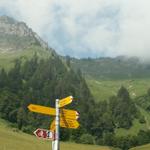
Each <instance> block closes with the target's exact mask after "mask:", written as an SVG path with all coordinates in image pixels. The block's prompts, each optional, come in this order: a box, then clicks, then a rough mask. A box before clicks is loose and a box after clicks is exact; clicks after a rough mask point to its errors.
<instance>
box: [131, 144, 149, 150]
mask: <svg viewBox="0 0 150 150" xmlns="http://www.w3.org/2000/svg"><path fill="white" fill-rule="evenodd" d="M130 150H150V144H147V145H143V146H137V147H134V148H131V149H130Z"/></svg>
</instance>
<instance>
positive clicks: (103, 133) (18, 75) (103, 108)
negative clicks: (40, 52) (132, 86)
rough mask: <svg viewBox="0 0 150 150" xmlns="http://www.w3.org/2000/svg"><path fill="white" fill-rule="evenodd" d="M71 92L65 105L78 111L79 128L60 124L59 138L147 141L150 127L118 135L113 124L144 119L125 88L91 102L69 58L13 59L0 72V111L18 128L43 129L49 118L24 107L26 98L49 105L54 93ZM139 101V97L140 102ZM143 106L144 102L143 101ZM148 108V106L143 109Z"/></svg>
mask: <svg viewBox="0 0 150 150" xmlns="http://www.w3.org/2000/svg"><path fill="white" fill-rule="evenodd" d="M69 95H72V96H73V97H74V99H75V101H74V103H73V104H72V105H71V106H70V107H68V108H71V109H75V110H77V111H78V112H79V113H80V118H79V122H80V128H79V129H77V130H72V129H71V130H68V129H67V130H66V129H61V140H63V141H65V140H71V141H75V142H80V143H85V144H100V145H109V146H114V147H120V148H121V149H123V150H127V149H128V148H130V147H134V146H136V145H141V144H145V143H148V142H149V140H150V131H139V133H138V135H137V136H129V137H126V136H124V137H118V136H116V135H115V129H117V128H124V129H130V128H131V127H132V124H133V120H134V119H138V120H139V122H140V123H141V124H142V123H145V119H144V117H143V116H142V114H141V113H140V111H139V110H138V108H137V106H136V105H138V104H139V105H141V104H140V101H138V102H139V103H137V104H136V103H135V102H134V101H133V99H131V97H130V95H129V92H128V91H127V89H126V88H125V87H123V86H122V87H121V88H120V89H119V91H118V93H117V95H114V96H112V97H110V98H109V99H108V100H107V101H101V102H95V100H94V98H93V96H92V94H91V92H90V90H89V88H88V86H87V84H86V81H85V79H84V78H83V76H82V73H81V71H80V70H76V71H74V70H73V69H72V67H71V66H70V62H69V61H67V62H66V63H65V64H64V62H62V60H61V59H60V58H59V56H52V57H50V58H49V59H39V58H38V57H37V56H36V54H35V55H34V56H33V57H32V59H30V60H27V61H26V62H22V61H21V60H19V59H17V60H16V61H15V65H14V67H13V68H12V69H10V70H9V71H6V70H5V69H4V68H3V69H1V71H0V115H1V118H3V119H6V120H8V121H10V122H12V123H14V125H15V126H16V127H17V128H18V129H20V130H22V131H23V132H27V133H30V134H31V133H32V132H33V131H34V130H35V129H36V128H46V129H47V128H49V125H50V120H52V119H53V118H52V117H49V116H43V115H39V114H35V113H32V112H29V111H28V109H27V106H28V105H29V104H30V103H33V104H39V105H44V106H51V107H54V104H55V99H56V98H64V97H66V96H69ZM147 99H150V94H149V90H148V95H147ZM143 103H144V102H143ZM143 108H144V106H143ZM147 109H149V108H147Z"/></svg>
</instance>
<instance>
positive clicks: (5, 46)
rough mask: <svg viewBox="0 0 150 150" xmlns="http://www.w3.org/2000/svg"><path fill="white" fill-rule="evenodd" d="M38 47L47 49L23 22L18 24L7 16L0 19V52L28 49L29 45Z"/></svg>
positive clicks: (46, 45)
mask: <svg viewBox="0 0 150 150" xmlns="http://www.w3.org/2000/svg"><path fill="white" fill-rule="evenodd" d="M34 44H37V45H40V46H42V47H43V48H45V49H47V48H48V44H47V43H46V42H44V41H43V40H42V39H41V38H40V37H39V36H38V35H37V34H36V33H35V32H33V31H32V29H30V28H28V26H27V25H26V24H25V23H24V22H18V21H16V20H14V19H12V18H10V17H8V16H1V17H0V48H1V49H0V50H1V51H4V50H5V51H6V50H8V51H12V50H21V49H25V48H28V47H29V46H31V45H34Z"/></svg>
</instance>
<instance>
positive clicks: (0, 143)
mask: <svg viewBox="0 0 150 150" xmlns="http://www.w3.org/2000/svg"><path fill="white" fill-rule="evenodd" d="M14 130H15V129H14ZM60 146H61V150H77V149H80V150H111V148H109V147H105V146H95V145H83V144H75V143H64V142H61V144H60ZM0 150H51V141H44V140H41V139H37V138H36V137H34V136H32V135H28V134H25V133H22V132H16V131H13V129H11V128H9V127H8V126H7V125H6V122H5V121H3V120H1V119H0Z"/></svg>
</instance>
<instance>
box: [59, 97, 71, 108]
mask: <svg viewBox="0 0 150 150" xmlns="http://www.w3.org/2000/svg"><path fill="white" fill-rule="evenodd" d="M72 100H73V97H72V96H68V97H66V98H64V99H61V100H59V107H64V106H66V105H68V104H70V103H71V102H72Z"/></svg>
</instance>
